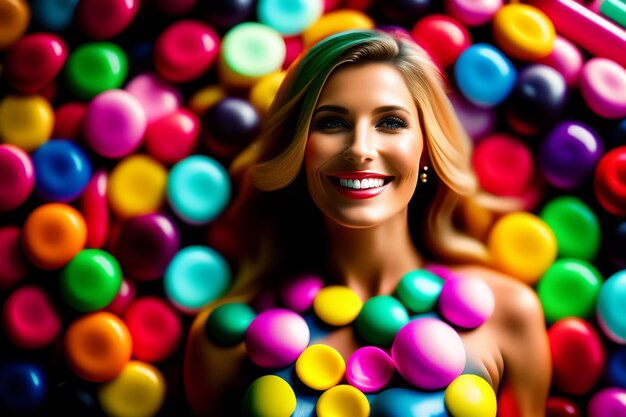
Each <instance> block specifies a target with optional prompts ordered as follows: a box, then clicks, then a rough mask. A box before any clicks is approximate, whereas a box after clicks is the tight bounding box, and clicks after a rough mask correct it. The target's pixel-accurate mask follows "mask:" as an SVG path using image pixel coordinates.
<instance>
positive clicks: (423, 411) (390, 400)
mask: <svg viewBox="0 0 626 417" xmlns="http://www.w3.org/2000/svg"><path fill="white" fill-rule="evenodd" d="M371 405H372V412H371V414H370V417H406V416H409V415H411V416H412V417H431V416H446V415H448V412H447V410H446V406H445V402H444V391H435V392H424V391H417V390H414V389H408V388H391V389H387V390H384V391H383V392H381V393H380V394H378V395H376V396H375V397H374V398H373V399H372V403H371Z"/></svg>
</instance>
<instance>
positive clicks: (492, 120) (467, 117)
mask: <svg viewBox="0 0 626 417" xmlns="http://www.w3.org/2000/svg"><path fill="white" fill-rule="evenodd" d="M449 98H450V102H451V103H452V106H453V107H454V110H455V112H456V114H457V117H458V118H459V121H460V122H461V125H462V126H463V127H464V128H465V131H466V132H467V134H468V135H469V137H470V138H471V139H472V140H473V141H474V143H478V141H479V140H480V139H482V138H483V137H485V136H487V135H488V134H490V133H492V132H493V130H494V129H495V126H496V112H495V110H494V109H493V108H489V107H479V106H477V105H475V104H474V103H472V102H470V101H469V100H467V99H466V98H465V97H463V96H462V95H461V94H458V93H454V92H451V93H450V94H449Z"/></svg>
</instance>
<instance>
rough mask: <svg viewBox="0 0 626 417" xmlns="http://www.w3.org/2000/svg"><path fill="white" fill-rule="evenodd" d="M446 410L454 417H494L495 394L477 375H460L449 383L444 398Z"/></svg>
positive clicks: (495, 408) (495, 406)
mask: <svg viewBox="0 0 626 417" xmlns="http://www.w3.org/2000/svg"><path fill="white" fill-rule="evenodd" d="M444 399H445V403H446V408H447V409H448V411H449V412H450V414H452V415H453V416H454V417H495V416H496V410H497V404H496V403H497V401H496V394H495V392H494V391H493V388H492V387H491V385H489V383H488V382H487V381H485V380H484V379H483V378H481V377H479V376H477V375H469V374H468V375H461V376H459V377H458V378H456V379H455V380H454V381H452V382H451V383H450V385H449V386H448V387H447V388H446V393H445V396H444Z"/></svg>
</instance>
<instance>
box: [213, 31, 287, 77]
mask: <svg viewBox="0 0 626 417" xmlns="http://www.w3.org/2000/svg"><path fill="white" fill-rule="evenodd" d="M284 60H285V42H284V41H283V38H282V37H281V36H280V33H278V32H277V31H276V30H274V29H272V28H271V27H269V26H267V25H264V24H262V23H257V22H245V23H240V24H238V25H237V26H235V27H233V28H231V29H230V30H229V31H228V32H227V33H226V34H225V35H224V38H223V39H222V45H221V52H220V61H219V63H220V77H221V80H222V82H223V83H225V84H227V85H233V86H237V87H250V86H252V85H253V84H254V83H255V82H257V81H258V80H259V79H260V78H261V77H263V76H265V75H267V74H270V73H272V72H275V71H278V70H280V69H281V67H282V65H283V61H284Z"/></svg>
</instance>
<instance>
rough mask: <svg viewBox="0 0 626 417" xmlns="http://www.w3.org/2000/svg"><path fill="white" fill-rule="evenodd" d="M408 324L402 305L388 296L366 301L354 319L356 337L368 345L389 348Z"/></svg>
mask: <svg viewBox="0 0 626 417" xmlns="http://www.w3.org/2000/svg"><path fill="white" fill-rule="evenodd" d="M408 322H409V314H408V312H407V311H406V308H404V305H402V303H401V302H400V301H398V300H397V299H396V298H394V297H392V296H390V295H377V296H374V297H372V298H370V299H369V300H367V301H366V302H365V303H364V304H363V307H362V308H361V311H360V312H359V315H358V316H357V318H356V323H355V329H356V332H357V335H358V336H359V337H360V338H361V339H362V340H364V341H365V342H367V343H369V344H374V345H379V346H390V345H391V344H392V343H393V340H394V338H395V337H396V334H397V333H398V331H399V330H400V329H401V328H402V326H404V325H405V324H407V323H408Z"/></svg>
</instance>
